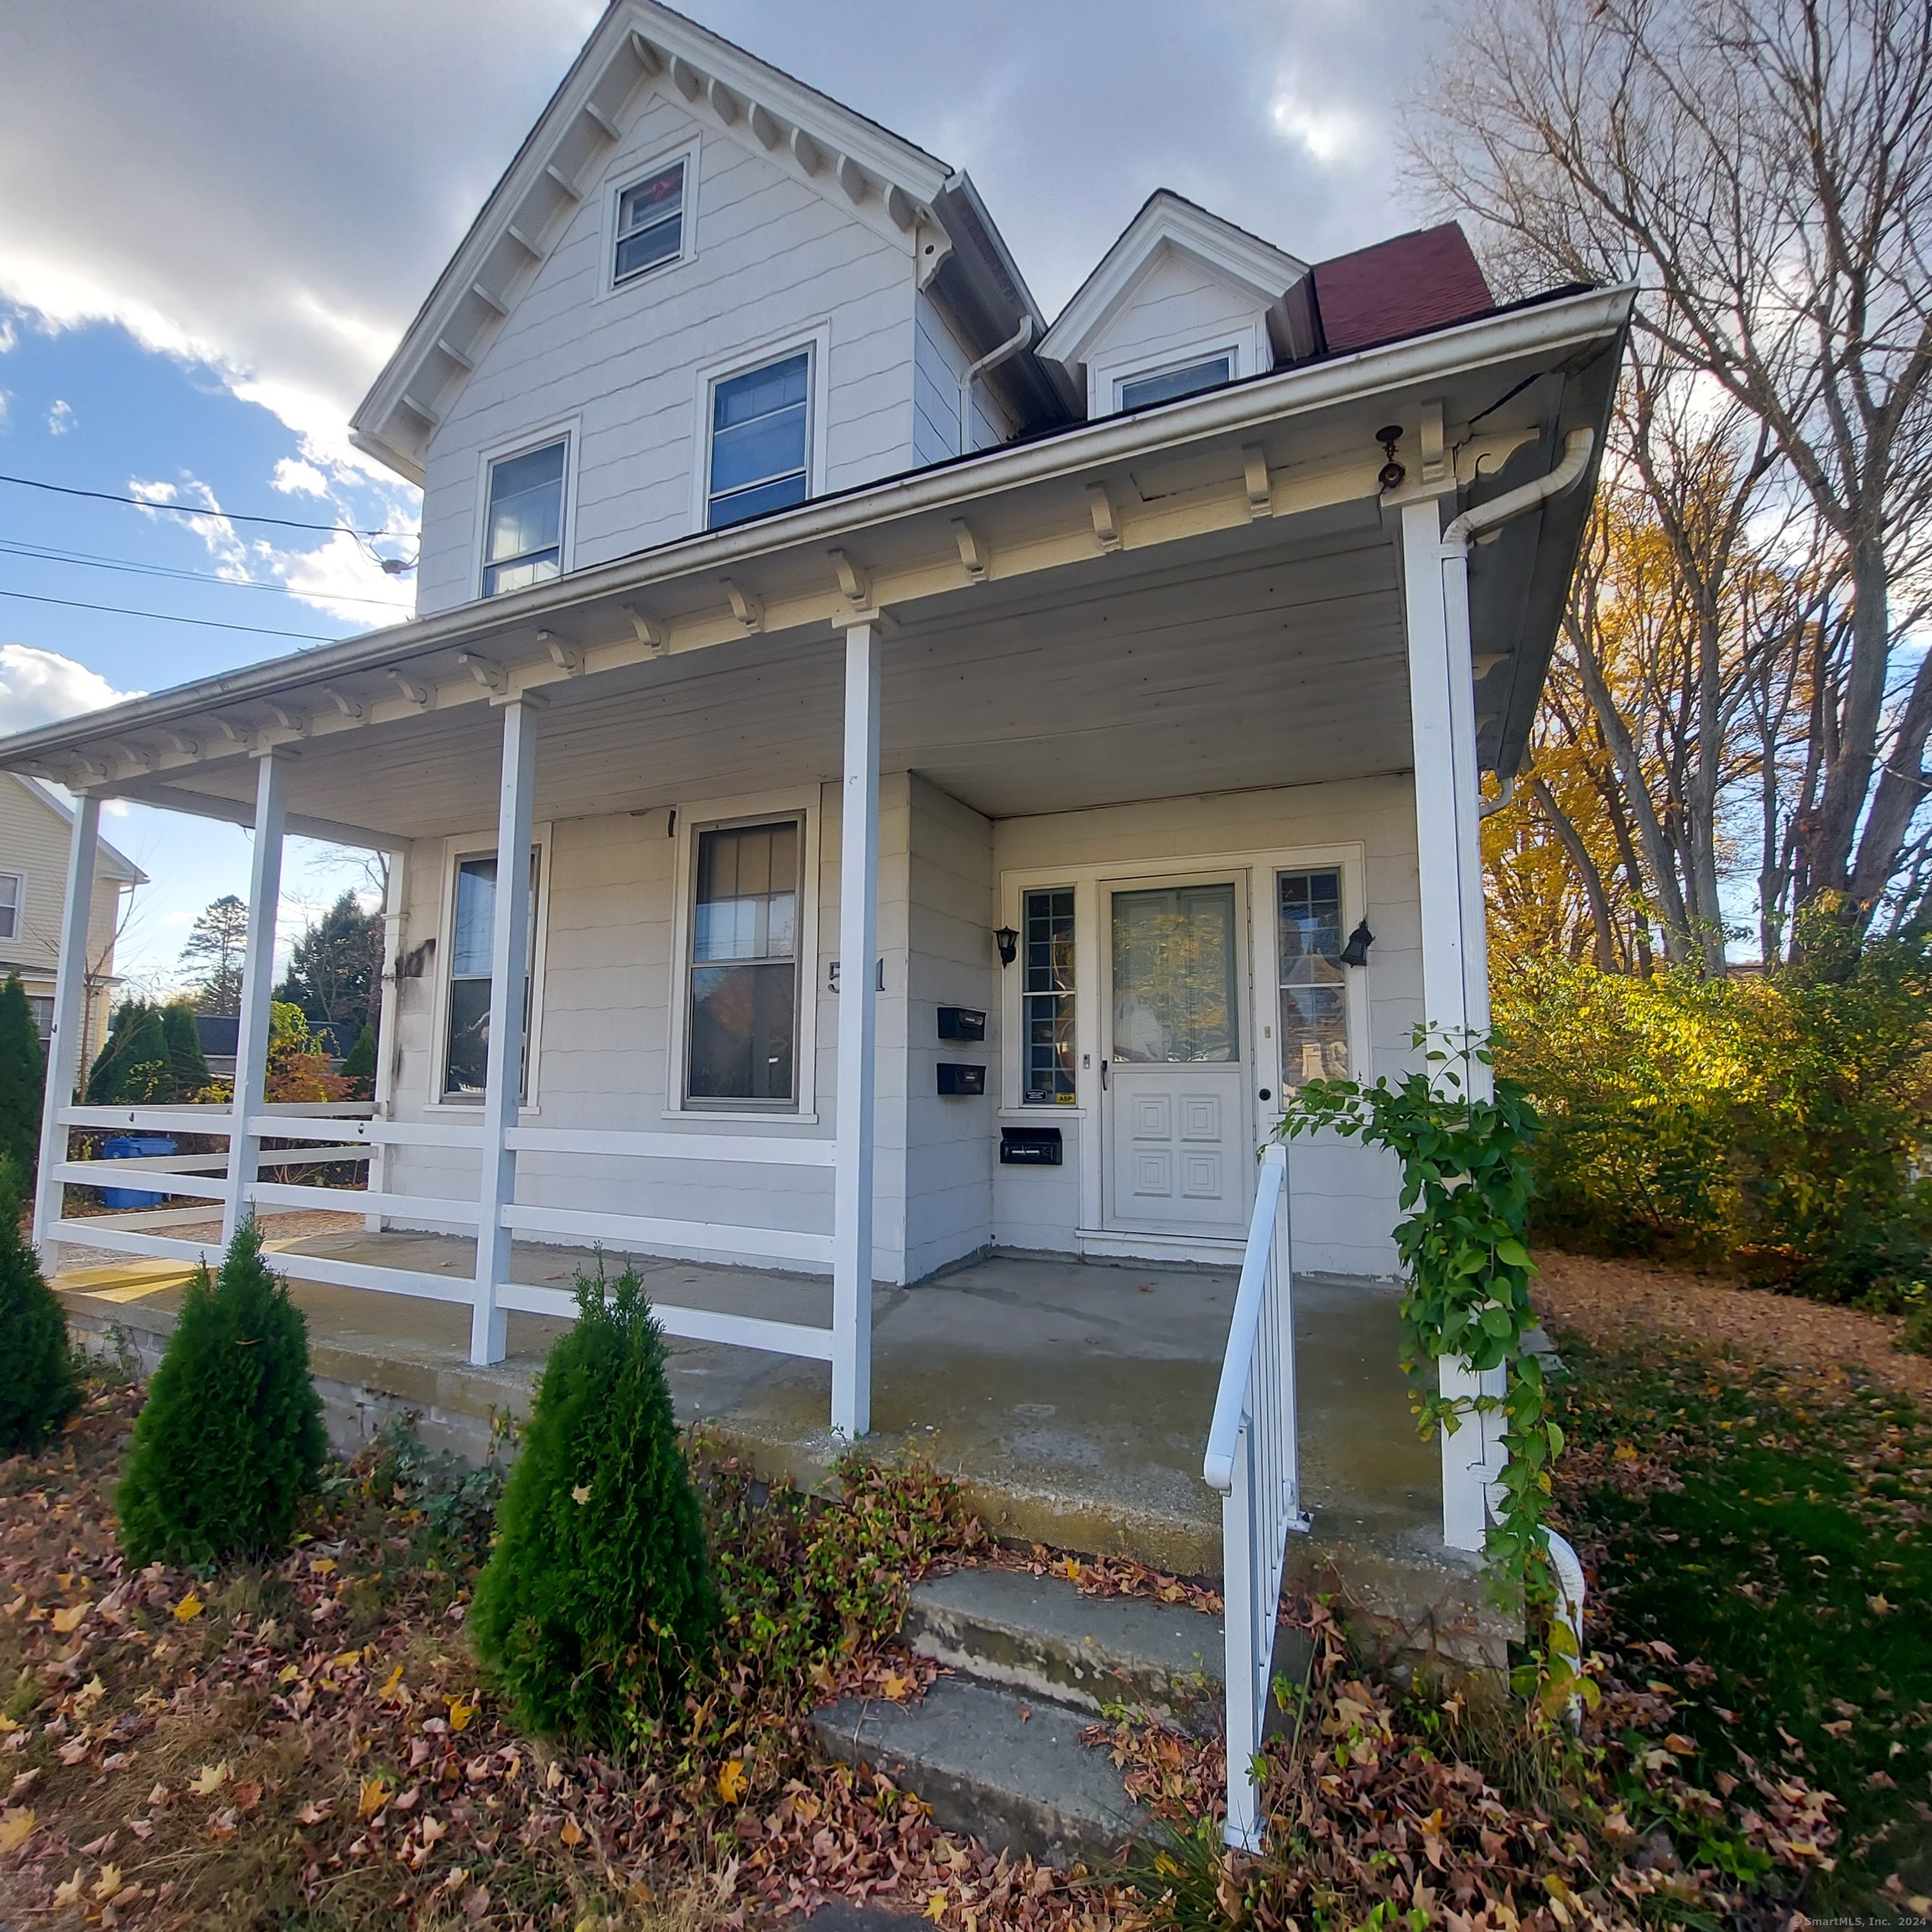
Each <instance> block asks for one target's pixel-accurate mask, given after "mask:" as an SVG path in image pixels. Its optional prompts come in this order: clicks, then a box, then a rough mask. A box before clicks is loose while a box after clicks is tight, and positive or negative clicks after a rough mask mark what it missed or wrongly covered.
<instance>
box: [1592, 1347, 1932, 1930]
mask: <svg viewBox="0 0 1932 1932" xmlns="http://www.w3.org/2000/svg"><path fill="white" fill-rule="evenodd" d="M1562 1346H1563V1348H1564V1352H1565V1355H1566V1358H1567V1359H1568V1361H1569V1362H1570V1363H1571V1368H1572V1369H1573V1370H1574V1375H1573V1379H1571V1381H1570V1382H1569V1383H1567V1384H1565V1385H1564V1389H1565V1393H1564V1397H1563V1405H1562V1411H1561V1420H1562V1423H1563V1426H1564V1428H1565V1430H1566V1432H1567V1433H1568V1435H1569V1436H1570V1438H1571V1452H1570V1454H1569V1456H1568V1457H1566V1462H1565V1463H1564V1464H1563V1466H1562V1468H1561V1472H1560V1476H1559V1483H1558V1500H1559V1503H1560V1504H1561V1508H1562V1510H1563V1512H1564V1514H1565V1516H1566V1520H1567V1522H1568V1523H1569V1524H1571V1527H1572V1529H1574V1531H1575V1532H1576V1536H1577V1540H1580V1541H1581V1542H1582V1543H1583V1544H1585V1545H1586V1546H1587V1554H1588V1555H1589V1556H1590V1558H1591V1559H1592V1569H1593V1570H1594V1571H1595V1573H1596V1576H1597V1592H1598V1593H1597V1597H1596V1598H1595V1600H1594V1603H1593V1611H1594V1613H1595V1621H1593V1627H1592V1642H1593V1643H1595V1644H1597V1645H1599V1646H1602V1647H1611V1646H1614V1647H1616V1648H1617V1649H1620V1650H1621V1651H1623V1653H1625V1654H1629V1653H1632V1652H1641V1653H1643V1654H1644V1655H1645V1656H1647V1658H1648V1659H1649V1668H1650V1670H1651V1671H1652V1673H1653V1675H1654V1676H1655V1677H1656V1678H1657V1679H1658V1680H1660V1681H1661V1682H1663V1683H1665V1684H1668V1685H1670V1687H1671V1688H1672V1690H1674V1692H1675V1696H1676V1698H1677V1709H1676V1712H1675V1725H1676V1727H1677V1729H1678V1731H1679V1732H1680V1733H1682V1734H1683V1735H1685V1737H1688V1738H1689V1739H1690V1741H1691V1742H1693V1743H1694V1744H1695V1745H1696V1756H1695V1758H1693V1759H1691V1760H1690V1769H1691V1775H1692V1776H1693V1777H1694V1778H1695V1779H1696V1780H1697V1781H1698V1782H1699V1783H1700V1784H1704V1785H1706V1786H1707V1787H1711V1788H1714V1789H1718V1790H1720V1791H1722V1790H1723V1789H1725V1788H1726V1784H1727V1780H1730V1779H1742V1780H1746V1781H1748V1776H1749V1768H1750V1767H1751V1766H1752V1765H1756V1766H1758V1767H1761V1768H1763V1769H1764V1770H1766V1771H1767V1772H1768V1773H1770V1774H1772V1776H1773V1777H1774V1779H1775V1778H1776V1777H1778V1776H1779V1775H1786V1776H1792V1777H1796V1778H1800V1779H1803V1780H1804V1781H1805V1783H1806V1784H1810V1785H1812V1786H1815V1787H1822V1788H1824V1789H1828V1790H1829V1791H1831V1793H1832V1794H1834V1795H1835V1797H1836V1800H1837V1802H1838V1805H1839V1807H1841V1809H1840V1810H1839V1811H1838V1813H1837V1817H1836V1822H1837V1826H1838V1844H1837V1847H1836V1859H1835V1861H1834V1862H1833V1867H1832V1868H1831V1869H1830V1870H1820V1872H1818V1873H1817V1874H1816V1876H1815V1878H1814V1880H1813V1882H1812V1889H1811V1892H1810V1895H1809V1897H1808V1898H1807V1899H1806V1901H1805V1903H1806V1906H1807V1909H1809V1910H1810V1911H1811V1912H1812V1913H1813V1914H1817V1913H1818V1912H1820V1911H1826V1910H1833V1909H1836V1910H1846V1909H1857V1908H1859V1907H1861V1906H1863V1907H1876V1906H1880V1905H1882V1904H1883V1903H1891V1904H1892V1905H1893V1908H1894V1909H1897V1908H1898V1907H1901V1906H1902V1905H1903V1898H1904V1897H1909V1896H1911V1895H1914V1894H1918V1895H1923V1894H1924V1893H1928V1892H1932V1806H1929V1805H1928V1802H1927V1800H1928V1799H1929V1798H1932V1415H1928V1414H1927V1413H1926V1412H1925V1411H1924V1410H1922V1409H1919V1408H1917V1407H1915V1406H1914V1405H1913V1404H1912V1403H1910V1402H1909V1401H1907V1400H1904V1399H1903V1398H1902V1397H1900V1396H1898V1395H1897V1394H1892V1393H1889V1392H1888V1391H1886V1390H1884V1389H1879V1388H1876V1387H1872V1386H1870V1385H1868V1384H1860V1383H1859V1382H1857V1381H1855V1380H1847V1379H1843V1378H1841V1377H1836V1376H1834V1375H1831V1374H1826V1373H1816V1374H1807V1375H1805V1376H1803V1377H1800V1376H1796V1375H1794V1374H1786V1373H1784V1372H1781V1371H1779V1370H1778V1369H1775V1368H1766V1367H1760V1366H1751V1365H1744V1366H1739V1365H1737V1364H1736V1363H1725V1362H1721V1361H1719V1360H1718V1359H1717V1358H1714V1357H1711V1356H1709V1355H1706V1354H1704V1353H1699V1352H1695V1351H1688V1350H1684V1349H1681V1348H1675V1347H1674V1346H1672V1345H1671V1344H1670V1343H1661V1342H1659V1341H1657V1340H1655V1339H1654V1338H1653V1339H1651V1340H1650V1341H1649V1342H1647V1343H1644V1345H1643V1346H1641V1347H1638V1346H1633V1347H1632V1348H1629V1349H1628V1350H1627V1351H1622V1352H1608V1351H1603V1350H1597V1349H1593V1348H1591V1347H1590V1346H1589V1345H1588V1344H1587V1343H1585V1342H1584V1341H1583V1340H1582V1339H1581V1337H1576V1336H1574V1335H1566V1336H1564V1337H1562ZM1902 1895H1903V1896H1902Z"/></svg>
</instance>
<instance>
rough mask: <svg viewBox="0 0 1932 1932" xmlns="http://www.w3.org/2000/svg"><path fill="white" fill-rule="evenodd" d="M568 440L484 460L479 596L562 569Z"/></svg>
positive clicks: (545, 577)
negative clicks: (486, 494) (486, 501)
mask: <svg viewBox="0 0 1932 1932" xmlns="http://www.w3.org/2000/svg"><path fill="white" fill-rule="evenodd" d="M569 454H570V439H569V437H567V436H565V437H560V438H558V440H557V441H556V442H554V443H546V444H544V445H543V448H542V449H527V450H525V451H524V452H523V454H522V455H520V456H505V457H502V458H501V459H500V460H498V461H496V462H495V463H492V464H491V465H490V506H489V510H488V512H487V515H486V518H485V522H484V527H483V595H485V596H486V597H500V596H501V595H503V594H504V592H506V591H507V590H522V589H527V588H528V587H529V586H530V585H531V584H543V583H548V581H549V579H551V578H553V577H556V576H559V575H561V574H562V573H563V569H564V475H565V471H566V470H567V469H568V467H569V465H568V458H569Z"/></svg>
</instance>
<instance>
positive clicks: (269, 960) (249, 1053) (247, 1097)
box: [221, 751, 288, 1248]
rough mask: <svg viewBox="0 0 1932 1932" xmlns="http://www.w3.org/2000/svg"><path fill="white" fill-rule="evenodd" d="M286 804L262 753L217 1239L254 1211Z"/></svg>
mask: <svg viewBox="0 0 1932 1932" xmlns="http://www.w3.org/2000/svg"><path fill="white" fill-rule="evenodd" d="M287 816H288V760H287V759H286V758H284V757H282V756H278V754H277V753H275V752H273V751H267V752H264V753H263V754H262V756H260V757H259V758H258V759H257V761H256V769H255V849H254V850H253V851H252V853H251V854H249V862H248V941H247V950H246V951H245V952H244V953H243V954H242V957H241V1016H240V1018H239V1020H238V1021H236V1029H235V1093H234V1100H233V1112H232V1113H231V1115H230V1117H229V1122H228V1191H227V1198H226V1201H225V1202H223V1204H222V1208H221V1245H222V1246H223V1247H224V1248H226V1247H227V1245H228V1244H229V1243H230V1242H231V1241H232V1240H233V1239H235V1230H236V1228H239V1227H240V1226H241V1222H242V1219H243V1218H244V1216H246V1215H247V1214H249V1213H252V1208H251V1207H250V1206H249V1202H248V1189H249V1187H250V1186H251V1184H252V1182H254V1180H255V1177H256V1176H255V1165H256V1161H257V1159H258V1158H259V1156H260V1154H261V1151H262V1137H261V1135H259V1134H257V1133H253V1132H252V1131H251V1130H250V1120H249V1116H250V1115H251V1114H258V1113H260V1112H261V1110H262V1104H263V1103H264V1102H265V1101H266V1100H267V1078H268V1021H269V1018H270V1013H271V1008H272V1005H273V1000H274V993H275V923H276V919H277V916H278V913H279V912H280V911H281V906H282V840H283V834H284V832H285V830H286V820H287Z"/></svg>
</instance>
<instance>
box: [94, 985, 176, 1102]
mask: <svg viewBox="0 0 1932 1932" xmlns="http://www.w3.org/2000/svg"><path fill="white" fill-rule="evenodd" d="M173 1097H174V1063H173V1060H172V1057H171V1056H170V1055H169V1051H168V1034H167V1030H166V1028H165V1026H164V1025H163V1023H162V1019H161V1009H160V1008H159V1007H158V1006H151V1005H148V1003H147V1002H146V1001H145V1000H129V1001H128V1002H127V1005H125V1006H123V1007H122V1008H121V1009H120V1010H118V1011H117V1013H116V1014H115V1015H114V1021H113V1024H112V1026H111V1027H110V1029H109V1031H108V1034H107V1043H106V1046H103V1047H102V1048H101V1051H100V1053H99V1054H98V1055H97V1056H96V1059H95V1062H94V1070H93V1072H91V1073H90V1074H89V1075H88V1076H87V1101H88V1104H89V1105H90V1106H94V1107H140V1106H153V1105H155V1104H158V1103H160V1102H164V1101H167V1100H169V1099H171V1098H173Z"/></svg>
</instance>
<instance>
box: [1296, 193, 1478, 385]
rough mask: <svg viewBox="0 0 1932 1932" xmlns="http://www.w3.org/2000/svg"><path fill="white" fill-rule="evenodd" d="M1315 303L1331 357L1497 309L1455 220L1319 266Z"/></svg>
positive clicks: (1444, 326)
mask: <svg viewBox="0 0 1932 1932" xmlns="http://www.w3.org/2000/svg"><path fill="white" fill-rule="evenodd" d="M1314 281H1315V306H1316V308H1317V309H1318V310H1319V311H1320V312H1321V316H1322V338H1323V340H1324V341H1325V342H1326V343H1327V348H1328V351H1329V353H1330V354H1331V355H1338V354H1343V353H1346V352H1347V351H1349V350H1352V349H1368V348H1372V347H1374V345H1375V344H1377V343H1379V342H1393V341H1395V340H1399V339H1400V337H1402V336H1405V335H1421V334H1423V333H1424V332H1425V331H1426V330H1431V329H1445V328H1446V327H1448V326H1449V325H1450V324H1451V323H1452V322H1467V321H1468V320H1469V319H1471V318H1472V316H1477V315H1482V314H1487V313H1488V311H1489V310H1490V309H1493V308H1494V307H1495V306H1496V302H1495V298H1494V297H1493V295H1491V294H1490V293H1489V284H1488V283H1487V282H1485V281H1484V280H1483V271H1482V270H1481V269H1480V268H1478V267H1477V266H1476V257H1475V255H1474V253H1473V252H1472V250H1471V248H1470V247H1469V243H1468V241H1467V237H1466V236H1464V235H1463V232H1462V229H1461V228H1460V227H1458V226H1457V224H1456V223H1455V222H1453V221H1445V222H1444V223H1443V224H1442V226H1441V227H1440V228H1419V229H1417V230H1415V231H1414V232H1412V233H1410V234H1407V235H1398V236H1394V238H1393V239H1392V240H1390V241H1378V242H1377V243H1376V244H1375V245H1374V247H1372V248H1358V249H1357V250H1356V251H1355V252H1354V253H1353V254H1352V255H1337V257H1335V258H1334V260H1333V261H1332V262H1317V263H1316V265H1315V269H1314Z"/></svg>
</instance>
